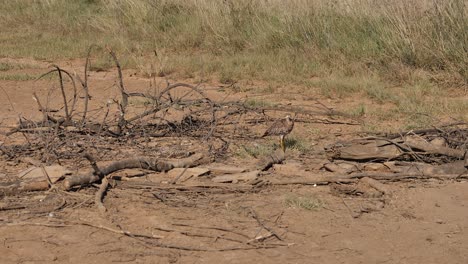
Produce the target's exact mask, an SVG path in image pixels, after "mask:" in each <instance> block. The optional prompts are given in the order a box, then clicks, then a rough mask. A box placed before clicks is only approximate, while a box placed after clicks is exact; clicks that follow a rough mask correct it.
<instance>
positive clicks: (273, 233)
mask: <svg viewBox="0 0 468 264" xmlns="http://www.w3.org/2000/svg"><path fill="white" fill-rule="evenodd" d="M250 213H251V214H252V217H253V218H254V219H255V220H257V223H258V224H259V225H260V226H262V227H263V228H264V229H265V230H267V231H268V232H270V233H271V234H272V235H273V236H275V237H276V238H277V239H278V240H280V241H283V239H282V238H281V237H280V236H279V235H278V234H277V233H276V232H275V231H274V230H273V229H271V228H269V227H267V226H266V225H265V224H263V223H262V221H261V220H260V218H258V216H257V213H255V210H254V209H253V208H250Z"/></svg>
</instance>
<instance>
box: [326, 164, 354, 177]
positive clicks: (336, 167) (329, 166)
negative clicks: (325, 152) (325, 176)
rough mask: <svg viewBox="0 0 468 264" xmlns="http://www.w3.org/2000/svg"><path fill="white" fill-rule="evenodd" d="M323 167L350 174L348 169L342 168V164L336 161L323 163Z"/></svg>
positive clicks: (331, 170)
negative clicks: (339, 164)
mask: <svg viewBox="0 0 468 264" xmlns="http://www.w3.org/2000/svg"><path fill="white" fill-rule="evenodd" d="M323 167H324V168H325V169H326V170H327V171H330V172H336V173H339V174H348V171H346V170H345V169H343V168H341V167H340V166H338V165H337V164H335V163H326V164H324V165H323Z"/></svg>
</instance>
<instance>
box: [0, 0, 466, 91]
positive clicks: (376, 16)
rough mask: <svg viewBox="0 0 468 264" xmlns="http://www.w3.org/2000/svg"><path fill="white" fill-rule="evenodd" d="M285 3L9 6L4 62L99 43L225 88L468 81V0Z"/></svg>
mask: <svg viewBox="0 0 468 264" xmlns="http://www.w3.org/2000/svg"><path fill="white" fill-rule="evenodd" d="M283 3H284V1H281V0H253V1H247V0H245V1H244V0H227V1H217V0H187V1H183V0H172V1H164V0H160V1H151V0H138V1H137V0H118V1H116V0H94V1H93V0H73V1H72V0H47V1H46V0H41V1H38V0H13V1H11V0H9V1H7V0H0V4H1V9H0V10H1V11H0V30H1V32H2V34H1V36H0V56H14V57H35V58H41V59H49V60H54V59H60V58H73V57H84V56H85V54H86V50H87V47H88V46H89V45H91V44H99V45H110V46H112V47H113V48H114V49H116V50H117V51H118V52H120V53H121V54H126V58H125V63H126V65H127V66H129V67H136V68H140V69H141V70H142V71H145V70H146V71H149V70H148V69H145V67H144V65H147V64H148V62H149V61H151V62H153V63H154V64H156V67H157V68H158V70H157V71H159V73H160V74H171V73H174V74H181V75H182V76H187V77H190V76H193V75H210V76H212V75H216V76H219V78H220V80H221V81H226V82H227V81H229V80H232V79H263V80H273V81H280V82H282V81H284V82H295V83H297V82H300V81H301V80H304V79H308V78H311V77H315V76H319V77H323V76H328V75H330V74H333V75H336V76H369V75H375V76H377V77H378V78H380V79H383V80H384V81H388V82H398V83H401V82H406V83H408V82H412V81H414V80H413V79H414V78H415V77H414V74H413V72H414V71H419V73H418V76H420V75H421V72H424V73H425V74H423V75H424V76H426V77H425V78H429V79H431V80H432V81H436V82H438V83H450V84H454V83H456V84H466V83H467V82H468V72H467V71H468V70H467V68H468V67H467V65H468V51H467V47H468V30H467V28H468V17H467V13H468V12H467V10H468V6H467V5H466V3H465V1H464V0H448V1H436V0H418V1H412V3H411V4H409V3H407V1H404V0H391V1H371V0H344V1H338V2H334V3H333V2H331V1H326V0H315V1H307V0H295V1H288V4H283ZM154 51H155V52H154ZM154 53H157V55H158V56H157V57H156V56H155V55H154ZM101 63H102V64H105V61H102V62H101Z"/></svg>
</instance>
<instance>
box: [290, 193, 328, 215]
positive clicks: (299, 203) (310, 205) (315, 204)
mask: <svg viewBox="0 0 468 264" xmlns="http://www.w3.org/2000/svg"><path fill="white" fill-rule="evenodd" d="M284 204H285V206H286V207H289V208H300V209H304V210H309V211H313V210H318V209H321V208H323V207H324V203H323V201H322V200H320V199H319V198H317V197H315V196H312V195H306V196H297V195H291V196H287V197H286V198H285V199H284Z"/></svg>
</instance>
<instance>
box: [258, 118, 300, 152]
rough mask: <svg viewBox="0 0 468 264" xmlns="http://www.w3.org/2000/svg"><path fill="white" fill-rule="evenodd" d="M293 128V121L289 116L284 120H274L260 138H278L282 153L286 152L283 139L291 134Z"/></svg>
mask: <svg viewBox="0 0 468 264" xmlns="http://www.w3.org/2000/svg"><path fill="white" fill-rule="evenodd" d="M293 128H294V121H293V120H292V119H291V117H290V116H289V115H287V116H286V118H285V119H280V120H276V121H275V122H274V123H273V124H272V125H271V126H270V127H269V128H268V129H267V130H266V131H265V133H264V134H263V136H262V137H266V136H280V145H281V149H282V150H283V151H285V150H286V146H285V145H284V137H285V136H286V135H287V134H289V133H291V131H292V130H293Z"/></svg>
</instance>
